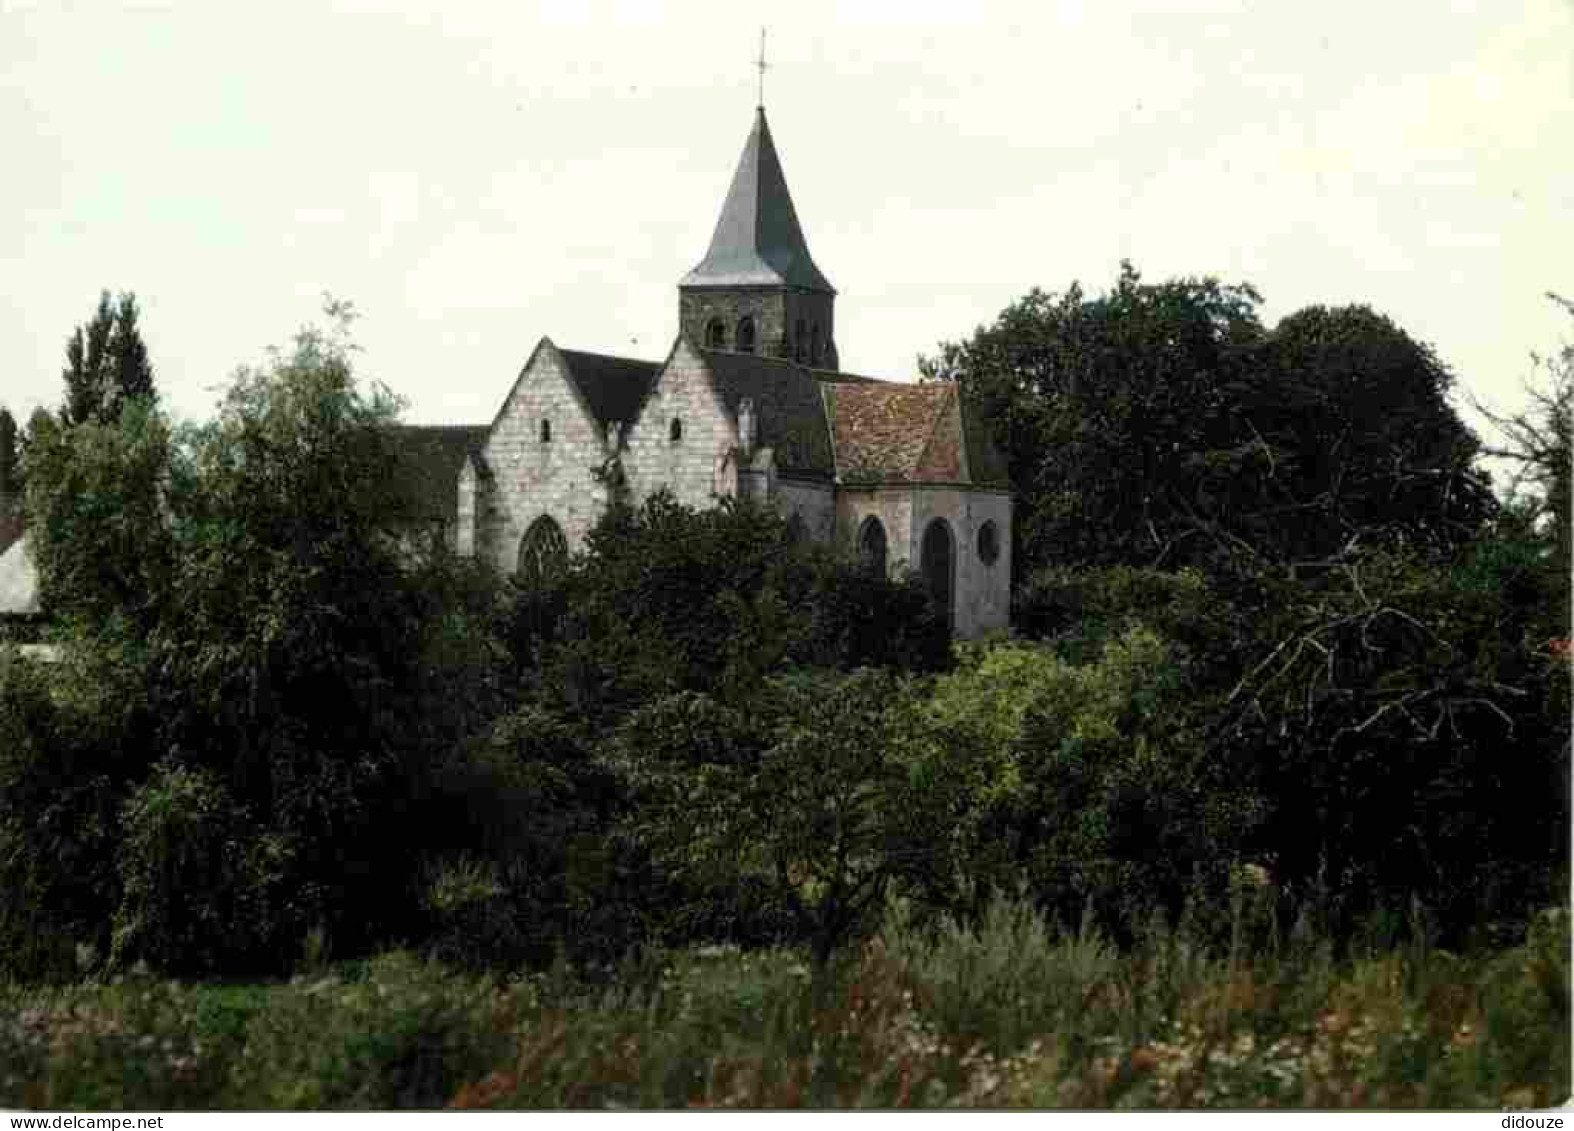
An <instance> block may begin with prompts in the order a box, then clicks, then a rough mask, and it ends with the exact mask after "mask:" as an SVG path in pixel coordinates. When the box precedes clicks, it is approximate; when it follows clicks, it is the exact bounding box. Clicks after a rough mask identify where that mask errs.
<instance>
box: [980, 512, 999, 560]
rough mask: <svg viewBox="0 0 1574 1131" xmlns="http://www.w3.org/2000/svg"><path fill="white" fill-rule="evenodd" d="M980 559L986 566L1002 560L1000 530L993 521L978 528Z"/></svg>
mask: <svg viewBox="0 0 1574 1131" xmlns="http://www.w3.org/2000/svg"><path fill="white" fill-rule="evenodd" d="M978 560H979V561H981V562H983V563H984V564H985V565H986V566H992V565H994V564H995V563H996V562H997V561H999V560H1000V530H999V528H998V527H996V526H995V524H994V523H993V522H986V523H984V525H983V526H980V527H979V528H978Z"/></svg>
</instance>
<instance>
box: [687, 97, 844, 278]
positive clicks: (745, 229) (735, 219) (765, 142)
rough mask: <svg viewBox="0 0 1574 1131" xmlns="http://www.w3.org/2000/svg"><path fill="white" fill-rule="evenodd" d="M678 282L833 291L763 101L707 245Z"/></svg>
mask: <svg viewBox="0 0 1574 1131" xmlns="http://www.w3.org/2000/svg"><path fill="white" fill-rule="evenodd" d="M678 285H679V286H683V287H707V286H709V287H739V286H744V287H748V286H777V287H779V286H790V287H805V288H807V289H809V290H814V291H823V292H826V293H828V294H835V293H836V290H835V288H834V287H832V286H831V284H830V281H829V280H828V279H826V277H825V276H824V275H822V274H821V273H820V269H819V268H818V267H816V266H815V265H814V260H813V259H812V258H810V256H809V245H808V243H807V241H805V240H804V238H803V229H802V228H801V227H799V225H798V214H797V212H795V211H794V210H793V206H792V196H791V194H789V193H788V191H787V178H786V176H785V175H784V174H783V173H782V164H781V159H780V158H779V157H777V156H776V145H775V143H774V142H773V141H771V130H770V127H769V126H768V125H766V123H765V108H764V107H763V106H762V107H760V108H758V109H757V110H756V111H755V115H754V129H753V130H752V131H750V133H749V140H748V141H747V142H746V143H745V144H744V147H743V156H742V157H741V158H739V160H738V171H737V172H736V173H734V174H733V176H732V187H731V188H730V189H729V190H728V191H727V200H726V203H724V204H723V205H722V208H721V218H720V219H719V220H717V221H716V232H715V234H714V235H713V236H711V241H710V250H709V251H708V252H706V253H705V258H704V259H703V260H701V261H700V265H699V266H698V267H696V268H694V270H692V271H690V272H689V273H688V274H687V275H685V276H684V277H683V280H682V282H680V283H679V284H678Z"/></svg>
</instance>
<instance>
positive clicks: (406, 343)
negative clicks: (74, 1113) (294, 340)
mask: <svg viewBox="0 0 1574 1131" xmlns="http://www.w3.org/2000/svg"><path fill="white" fill-rule="evenodd" d="M762 24H767V25H768V26H769V47H768V59H769V61H770V64H771V66H770V70H769V72H768V74H767V77H766V106H767V111H768V113H769V115H770V120H771V128H772V133H773V134H774V136H775V139H776V143H777V148H778V150H779V152H780V154H781V157H782V162H783V166H784V168H785V169H786V172H787V178H788V183H789V184H790V186H791V188H792V192H793V197H794V201H795V203H796V205H797V209H798V214H799V218H800V219H801V221H802V223H803V225H804V228H805V231H806V232H807V235H808V238H809V246H810V248H811V250H812V251H813V253H814V256H815V259H816V261H817V262H818V264H819V265H820V267H821V269H822V270H823V271H824V272H825V273H826V274H827V275H828V276H829V277H830V279H831V281H832V282H833V284H835V286H836V287H837V288H838V290H839V291H840V298H839V301H838V315H837V338H838V345H839V347H840V349H841V357H842V363H843V366H844V368H847V369H850V370H853V371H856V372H861V373H868V374H872V375H876V376H888V377H898V378H910V377H912V376H914V374H915V372H916V369H915V366H914V359H915V357H916V355H918V354H919V353H922V352H931V351H932V350H933V349H934V347H935V344H936V343H937V342H938V341H940V340H942V339H956V338H961V337H965V336H967V335H968V334H969V333H971V331H972V330H973V328H974V327H975V326H977V325H978V324H979V323H982V322H988V321H991V320H993V318H994V317H995V315H996V314H998V313H999V311H1000V310H1001V309H1002V308H1003V307H1004V306H1006V305H1007V304H1008V303H1010V302H1011V301H1012V300H1013V299H1015V298H1017V297H1019V296H1021V295H1022V294H1024V293H1026V292H1027V290H1028V289H1029V288H1031V287H1033V286H1035V285H1036V286H1040V287H1043V288H1044V289H1046V290H1055V291H1058V290H1063V289H1065V288H1066V287H1067V286H1069V285H1070V283H1071V282H1072V281H1073V280H1080V281H1081V282H1082V283H1083V285H1084V287H1085V288H1086V289H1088V290H1089V291H1090V292H1092V291H1100V290H1103V289H1105V288H1107V287H1108V286H1109V285H1111V284H1112V283H1113V281H1114V279H1115V277H1116V273H1117V270H1118V265H1119V261H1120V259H1121V258H1122V257H1128V258H1130V259H1132V260H1133V261H1134V262H1135V264H1136V265H1137V266H1138V268H1139V269H1141V271H1142V272H1143V274H1144V276H1145V277H1146V278H1147V279H1149V280H1150V281H1155V282H1156V281H1159V280H1162V279H1164V278H1167V277H1170V276H1174V275H1203V274H1215V275H1218V276H1220V277H1222V278H1223V279H1225V280H1226V281H1229V282H1237V281H1246V282H1251V283H1253V284H1255V285H1256V286H1257V287H1258V288H1259V289H1260V290H1261V291H1262V292H1263V294H1264V296H1265V298H1266V300H1267V303H1266V308H1265V310H1264V316H1265V319H1266V320H1267V321H1268V322H1269V323H1270V324H1272V323H1273V322H1274V321H1277V320H1278V319H1279V318H1281V317H1283V316H1284V315H1286V314H1289V313H1291V312H1292V311H1294V310H1296V309H1298V308H1300V307H1302V306H1306V305H1309V304H1312V303H1326V304H1341V303H1349V302H1364V303H1367V304H1369V305H1371V306H1373V307H1374V308H1376V309H1377V310H1380V311H1382V312H1384V313H1386V314H1388V315H1390V316H1391V317H1392V318H1394V319H1395V321H1397V322H1398V323H1399V324H1400V325H1401V326H1403V327H1404V328H1405V329H1407V330H1408V331H1409V332H1410V333H1411V334H1413V335H1414V336H1416V337H1418V338H1420V339H1422V340H1424V341H1429V342H1431V343H1432V344H1433V345H1434V346H1435V347H1436V348H1437V350H1438V352H1439V354H1440V355H1441V356H1442V358H1443V359H1444V360H1445V361H1446V362H1448V363H1449V364H1450V365H1451V366H1452V367H1453V369H1454V371H1455V372H1456V374H1457V375H1458V377H1459V379H1460V383H1461V384H1462V385H1464V386H1467V387H1468V388H1470V389H1471V390H1473V391H1475V392H1476V393H1477V394H1478V395H1480V396H1483V397H1485V398H1487V399H1488V400H1489V401H1490V402H1491V403H1494V404H1496V405H1497V406H1499V407H1500V408H1514V407H1517V406H1518V405H1519V404H1520V403H1521V402H1520V398H1519V396H1518V390H1519V386H1520V384H1521V382H1522V380H1523V379H1524V378H1525V377H1526V376H1527V375H1528V374H1529V372H1530V365H1529V361H1528V354H1529V351H1531V350H1533V349H1534V350H1539V351H1543V352H1547V351H1550V350H1551V349H1553V348H1554V347H1555V346H1557V345H1558V343H1559V342H1560V341H1561V340H1563V339H1565V338H1566V337H1567V336H1568V332H1569V331H1570V330H1571V329H1574V327H1569V326H1568V319H1567V317H1566V315H1562V314H1561V313H1560V312H1559V311H1557V309H1556V308H1555V307H1554V306H1553V305H1552V304H1551V303H1549V302H1547V301H1546V300H1545V299H1544V298H1543V297H1542V295H1543V292H1545V291H1547V290H1557V291H1560V292H1562V293H1564V294H1570V293H1571V292H1574V222H1571V221H1574V175H1571V173H1574V165H1571V161H1574V99H1571V92H1574V6H1571V5H1570V4H1569V3H1568V2H1567V0H1547V2H1539V3H1538V2H1530V3H1525V4H1522V5H1521V4H1516V3H1513V2H1511V0H1495V2H1484V3H1481V4H1453V5H1448V4H1445V3H1443V2H1442V0H1417V2H1413V3H1406V2H1395V0H1362V2H1360V3H1326V2H1319V3H1304V2H1293V3H1291V2H1286V3H1259V4H1251V3H1244V2H1241V3H1228V2H1223V0H1220V2H1216V3H1188V4H1185V5H1181V4H1148V5H1137V4H1132V3H1126V2H1118V3H1117V2H1097V3H1094V2H1089V3H1076V4H1071V3H1065V4H1050V3H1044V2H1042V0H1039V2H1031V0H1030V2H1026V3H999V4H978V3H972V2H964V0H944V2H936V3H929V2H915V0H906V2H904V3H901V4H889V5H887V4H879V5H876V4H832V3H823V2H819V0H795V2H794V3H792V4H780V3H772V4H764V3H758V2H749V0H736V2H733V3H729V4H705V5H700V4H676V3H674V4H667V5H659V6H658V5H636V4H615V3H613V4H608V3H571V4H563V5H560V6H536V5H530V4H526V3H515V2H510V3H504V2H502V0H498V2H495V3H485V4H458V3H444V4H440V5H439V4H432V5H429V6H427V7H426V8H425V10H424V11H423V10H422V9H421V7H420V6H418V5H416V4H414V3H393V2H391V0H390V2H384V3H353V4H352V3H345V2H339V3H334V4H302V3H286V2H279V0H269V2H267V3H255V2H250V3H244V4H241V3H233V4H232V3H218V2H206V3H198V2H192V3H159V4H154V3H146V4H139V5H135V6H128V7H111V6H109V5H106V4H87V3H80V4H79V3H68V2H65V0H40V2H37V3H32V2H27V0H0V139H3V142H0V281H3V286H0V292H3V297H0V403H4V404H6V405H8V406H9V407H10V408H11V410H12V412H13V413H14V414H15V415H16V416H17V418H18V420H19V421H25V420H26V417H27V415H28V414H29V413H30V412H31V411H32V409H33V407H34V406H35V405H38V404H47V405H49V406H54V405H56V404H57V403H58V402H59V400H60V398H61V379H60V370H61V367H62V364H63V349H64V344H65V339H66V336H67V335H68V334H69V333H70V331H71V330H72V328H73V327H75V326H76V325H78V324H79V323H82V322H85V321H86V320H87V319H88V318H89V317H90V316H91V314H92V310H93V306H94V304H95V302H96V300H97V295H98V292H99V290H100V288H104V287H107V288H109V289H111V290H115V291H119V290H134V291H135V292H136V293H137V296H138V298H139V300H140V302H141V304H142V307H143V333H144V337H145V338H146V340H147V343H148V347H149V350H150V352H151V354H152V358H153V362H154V365H155V369H156V373H157V380H158V383H159V386H160V388H161V390H162V392H163V394H164V397H165V400H166V403H167V404H168V405H169V406H170V407H171V408H172V409H173V410H174V412H175V413H176V414H177V415H179V416H182V417H185V418H188V419H201V418H205V417H207V416H208V415H209V414H210V413H211V410H212V408H213V405H214V402H215V394H216V390H217V389H218V388H220V387H222V385H223V384H224V382H225V380H226V379H227V377H228V375H229V374H230V373H231V372H232V371H233V369H234V368H235V366H236V365H237V364H239V363H241V362H246V361H254V360H256V359H257V358H258V357H259V356H260V354H261V351H262V348H263V347H264V346H266V345H268V344H270V343H284V342H286V341H287V340H288V338H289V337H290V335H291V334H292V333H293V332H294V330H295V329H296V328H298V327H299V326H301V325H302V324H303V323H306V322H309V321H312V320H314V319H315V318H316V317H317V315H318V312H319V310H320V307H321V294H322V292H324V291H331V292H332V293H333V294H334V295H336V296H337V297H340V298H344V299H349V300H351V301H352V302H354V303H355V305H356V306H357V307H358V308H359V310H360V311H361V312H362V315H363V318H362V320H361V322H360V323H359V324H358V337H359V340H360V341H361V343H362V345H363V346H364V348H365V352H364V354H363V356H362V360H361V371H362V372H363V374H365V375H367V376H369V377H375V378H377V379H380V380H382V381H384V382H385V383H387V384H388V385H389V386H391V387H392V388H393V389H394V390H395V391H396V392H398V393H400V394H401V395H403V396H404V397H406V398H407V399H408V402H409V411H408V413H407V418H408V419H410V420H412V421H417V422H485V421H487V420H490V419H491V417H492V415H493V413H494V412H495V411H496V410H497V407H498V405H499V404H500V403H501V400H502V397H503V395H504V393H505V392H506V391H507V389H508V387H509V385H510V384H511V382H512V381H513V379H514V377H515V375H516V374H517V372H518V370H519V368H520V366H521V365H522V364H523V362H524V360H525V358H526V356H527V355H528V353H529V351H530V349H531V348H532V346H533V345H534V344H535V342H536V340H537V339H538V338H539V337H541V336H542V335H543V334H547V335H550V336H551V337H552V338H553V340H554V341H556V342H557V343H558V344H559V345H561V346H566V347H569V348H575V349H588V350H597V351H603V352H608V353H620V354H628V355H633V356H638V357H646V358H652V359H660V358H662V357H664V356H665V354H666V352H667V350H668V348H669V347H670V345H671V343H672V339H673V337H674V335H675V334H676V330H677V290H676V285H677V281H678V279H679V277H680V276H682V275H683V274H684V273H685V272H686V271H687V270H688V269H689V268H690V267H692V266H693V265H694V264H695V263H696V262H698V260H699V259H700V258H701V256H702V255H703V254H704V252H705V248H706V246H707V244H708V242H709V239H710V235H711V228H712V226H713V225H714V223H715V220H716V215H717V212H718V210H719V208H720V206H721V202H722V198H723V196H724V195H725V192H726V189H727V185H728V182H729V179H730V177H731V175H732V171H733V167H734V165H735V163H736V161H737V158H738V154H739V151H740V150H741V148H742V145H743V142H744V138H745V136H746V134H747V132H748V129H749V126H750V123H751V119H752V115H753V110H754V103H755V77H756V76H755V71H754V69H753V66H752V59H753V56H754V53H755V51H756V49H757V45H758V34H759V28H760V26H761V25H762Z"/></svg>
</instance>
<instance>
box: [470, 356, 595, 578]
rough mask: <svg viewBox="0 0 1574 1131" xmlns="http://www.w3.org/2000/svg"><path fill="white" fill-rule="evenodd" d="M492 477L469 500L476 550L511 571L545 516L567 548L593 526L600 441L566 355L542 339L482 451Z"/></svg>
mask: <svg viewBox="0 0 1574 1131" xmlns="http://www.w3.org/2000/svg"><path fill="white" fill-rule="evenodd" d="M480 459H481V462H482V463H483V464H484V466H485V468H486V470H487V471H488V472H490V477H489V478H482V479H481V480H480V482H479V483H478V487H479V486H481V485H484V486H485V487H487V488H489V490H478V491H477V498H476V500H475V511H476V518H475V524H476V551H477V553H478V554H479V555H481V556H484V557H486V558H487V559H489V560H491V561H492V562H493V563H494V564H495V565H496V566H497V568H498V569H499V570H501V571H503V572H505V573H512V572H513V571H514V569H515V567H516V566H517V564H518V560H519V545H520V540H521V539H522V538H523V537H524V535H525V531H526V530H527V529H528V528H529V527H530V524H531V523H533V522H534V521H535V520H536V519H538V518H540V517H541V516H543V515H549V516H551V517H552V519H553V520H554V521H555V522H556V523H557V524H558V526H560V527H561V528H562V530H563V532H564V535H565V536H566V538H567V540H568V543H569V546H570V547H571V548H572V547H577V546H579V545H581V544H582V543H583V541H584V538H585V535H586V534H588V533H589V532H590V528H591V527H592V526H593V525H595V521H596V518H597V517H598V516H599V515H600V512H601V508H602V506H603V505H604V502H605V499H604V495H605V492H604V490H603V489H602V487H601V484H600V483H599V482H598V481H597V480H596V478H595V476H594V474H593V471H594V469H595V468H598V467H600V466H601V465H602V463H603V462H604V461H605V459H606V450H605V436H604V433H603V431H602V428H601V426H600V423H599V422H598V421H597V419H596V416H595V413H594V412H593V411H592V410H591V407H590V405H589V404H588V403H587V400H586V397H585V396H584V394H583V393H582V392H581V391H580V389H579V388H578V386H577V385H576V384H575V382H574V380H573V377H572V375H571V370H570V366H569V361H568V355H566V354H565V353H564V352H563V351H560V350H558V348H557V347H556V346H554V345H553V344H552V342H551V340H550V339H548V338H542V339H541V341H540V343H539V344H537V346H536V348H535V350H534V351H532V352H531V355H530V360H528V361H527V362H526V363H525V366H524V368H523V369H522V370H521V371H520V374H519V378H518V380H516V381H515V382H514V387H513V388H512V389H510V390H509V393H508V397H507V399H506V400H505V401H504V402H503V407H502V408H501V409H500V410H499V412H498V414H497V418H496V419H495V420H494V421H493V422H492V427H491V429H490V431H489V433H488V435H487V440H486V444H485V445H484V446H483V448H482V451H481V454H480Z"/></svg>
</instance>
